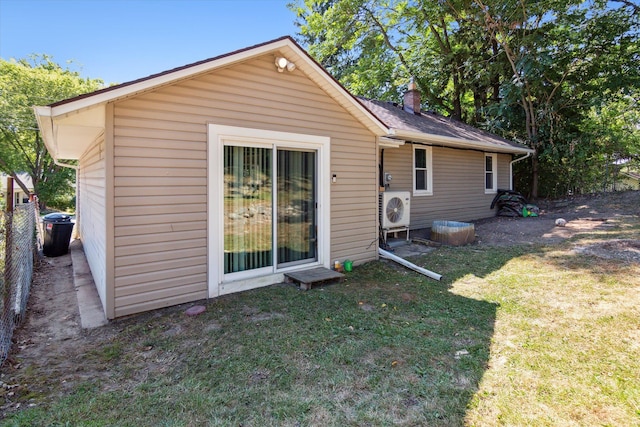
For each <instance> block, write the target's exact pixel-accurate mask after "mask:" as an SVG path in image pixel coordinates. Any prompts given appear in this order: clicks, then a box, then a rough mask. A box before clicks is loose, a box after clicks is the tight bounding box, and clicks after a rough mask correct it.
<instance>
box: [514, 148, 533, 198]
mask: <svg viewBox="0 0 640 427" xmlns="http://www.w3.org/2000/svg"><path fill="white" fill-rule="evenodd" d="M530 156H531V153H527V154H526V155H525V156H523V157H518V158H517V159H514V160H511V162H509V190H511V191H513V164H514V163H516V162H519V161H520V160H524V159H526V158H527V157H530Z"/></svg>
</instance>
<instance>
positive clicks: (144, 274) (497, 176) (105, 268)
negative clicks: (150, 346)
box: [35, 37, 529, 319]
mask: <svg viewBox="0 0 640 427" xmlns="http://www.w3.org/2000/svg"><path fill="white" fill-rule="evenodd" d="M394 108H395V107H394ZM397 110H398V111H400V112H402V111H401V110H400V109H397ZM385 111H386V113H385ZM398 111H396V110H393V109H392V108H391V107H386V106H384V105H383V104H378V103H374V102H372V101H364V100H362V101H361V100H358V99H357V98H355V97H354V96H352V95H351V94H350V93H349V92H348V91H347V90H346V89H345V88H344V87H342V86H341V85H340V84H339V83H338V82H337V81H336V80H335V79H333V78H332V77H331V76H330V75H329V74H328V73H327V72H326V71H325V70H324V69H323V68H322V67H321V66H320V65H319V64H318V63H316V62H315V61H314V60H313V59H312V58H311V57H310V56H309V55H308V54H307V53H306V52H305V51H304V50H303V49H302V48H301V47H300V46H299V45H298V44H296V42H295V41H294V40H293V39H291V38H290V37H283V38H280V39H276V40H273V41H270V42H267V43H263V44H260V45H256V46H253V47H250V48H247V49H243V50H239V51H235V52H232V53H229V54H226V55H222V56H218V57H215V58H212V59H208V60H205V61H201V62H197V63H194V64H191V65H187V66H184V67H180V68H176V69H173V70H169V71H166V72H162V73H159V74H155V75H151V76H148V77H145V78H142V79H139V80H135V81H132V82H129V83H124V84H121V85H118V86H113V87H109V88H106V89H102V90H99V91H96V92H93V93H89V94H86V95H81V96H78V97H75V98H71V99H68V100H64V101H61V102H57V103H54V104H51V105H48V106H44V107H35V112H36V116H37V120H38V124H39V127H40V130H41V133H42V135H43V138H44V141H45V144H46V146H47V149H48V150H49V152H50V153H51V155H52V156H53V158H55V159H56V160H58V162H59V163H64V160H68V159H77V160H78V174H77V176H78V183H77V192H78V193H77V196H76V200H77V206H76V212H77V218H76V223H77V227H78V229H79V235H80V238H81V240H82V242H83V247H84V251H85V254H86V257H87V261H88V263H89V266H90V268H91V272H92V275H93V278H94V281H95V283H96V287H97V289H98V294H99V295H100V299H101V301H102V305H103V307H104V310H105V314H106V316H107V318H109V319H113V318H117V317H121V316H125V315H129V314H133V313H138V312H143V311H147V310H152V309H156V308H160V307H165V306H170V305H176V304H181V303H186V302H190V301H196V300H200V299H204V298H214V297H218V296H220V295H224V294H228V293H232V292H238V291H243V290H247V289H251V288H256V287H260V286H266V285H269V284H273V283H278V282H280V281H282V279H283V274H284V273H286V272H290V271H295V270H300V269H305V268H310V267H315V266H324V267H330V265H331V262H332V260H336V259H338V260H344V259H350V260H352V261H353V263H354V265H357V264H361V263H364V262H367V261H370V260H374V259H377V257H378V253H377V244H376V242H377V239H378V231H379V230H378V221H379V219H378V197H379V192H380V186H379V184H380V180H379V173H378V165H379V163H380V161H381V156H382V154H384V165H385V166H384V167H385V168H388V170H390V171H392V172H393V173H394V174H396V176H397V179H396V178H395V177H394V181H393V183H392V184H391V185H392V186H393V187H394V188H395V187H396V186H397V187H398V188H400V187H402V188H405V187H407V186H409V187H408V188H410V186H412V185H413V188H414V189H415V191H414V192H415V193H416V195H415V196H414V198H419V197H418V196H420V197H421V201H420V203H417V206H418V208H420V209H423V208H426V209H427V211H428V210H429V208H430V206H431V205H432V201H433V202H437V206H438V211H437V213H438V216H439V217H442V216H449V217H450V216H452V215H454V214H458V213H460V214H462V213H464V214H465V215H464V217H465V218H466V217H471V216H474V215H475V216H476V217H483V216H490V215H493V214H494V212H492V211H491V210H490V209H489V205H490V203H491V199H492V197H493V196H492V195H491V193H490V192H488V190H487V189H486V186H485V180H490V181H491V185H492V186H493V188H492V189H491V191H495V188H497V186H507V185H508V182H509V172H508V171H509V164H510V162H511V161H513V158H512V157H513V155H514V154H518V153H522V154H525V155H526V154H527V153H529V150H527V149H525V148H522V147H520V146H516V145H514V144H511V143H508V142H506V141H502V140H499V141H497V140H494V139H491V138H488V136H487V135H486V134H483V133H478V132H477V131H476V132H475V133H474V132H472V131H471V130H470V129H468V128H466V127H460V129H459V130H458V131H456V132H458V133H454V134H440V133H437V132H436V131H435V130H434V134H433V135H430V134H429V133H427V132H425V130H423V129H422V128H421V127H420V126H418V125H415V126H417V127H415V126H414V124H412V123H413V122H411V121H407V122H406V123H404V122H403V123H401V120H400V119H398V118H394V117H395V116H394V113H397V112H398ZM402 113H403V114H408V113H406V112H402ZM414 116H415V114H414ZM412 117H413V116H412ZM416 117H418V116H416ZM420 117H422V116H420ZM424 117H426V118H425V120H429V119H431V117H430V116H429V115H428V114H425V115H424ZM394 120H395V121H394ZM443 123H444V122H443ZM394 126H397V127H394ZM440 127H441V129H440V131H439V132H441V133H442V131H443V129H444V128H446V126H444V125H441V126H440ZM425 129H426V128H425ZM464 130H467V131H468V133H466V134H465V133H464ZM486 138H488V139H486ZM419 150H425V152H424V153H422V152H420V151H419ZM416 153H418V154H417V155H416ZM424 155H426V156H427V157H426V160H427V162H426V163H425V162H422V163H420V162H418V161H417V160H413V159H414V157H417V158H420V159H424ZM420 156H422V157H420ZM487 158H489V159H490V162H491V163H490V166H488V165H489V160H487ZM471 163H473V164H471ZM412 165H418V166H417V167H414V166H412ZM425 165H426V166H425ZM431 167H433V171H431V169H430V168H431ZM416 168H417V170H418V171H419V175H420V176H421V177H428V178H426V179H427V181H426V182H425V181H424V179H423V180H422V181H420V182H421V184H420V185H417V186H416V185H415V184H412V178H411V177H412V176H413V175H414V173H413V172H412V170H413V169H416ZM489 169H490V171H489ZM438 174H442V177H441V178H440V176H439V175H438ZM450 181H456V182H459V183H458V184H455V185H453V184H452V183H451V182H450ZM396 183H397V184H396ZM422 187H424V188H422ZM452 191H459V194H452V193H450V192H452ZM422 192H424V197H422ZM444 192H446V193H448V194H443V193H444ZM476 192H479V193H480V195H476V194H475V193H476ZM465 198H470V199H473V200H474V202H473V206H472V207H467V205H468V203H466V202H465V200H464V199H465ZM447 204H448V205H449V209H450V211H451V214H450V215H448V214H447ZM459 206H462V208H460V207H459ZM466 214H468V215H466ZM416 217H417V218H420V220H419V221H418V222H417V223H416V224H415V226H416V227H421V226H423V225H426V224H427V222H428V219H429V218H430V217H431V214H425V215H423V217H422V216H420V215H418V214H417V213H416Z"/></svg>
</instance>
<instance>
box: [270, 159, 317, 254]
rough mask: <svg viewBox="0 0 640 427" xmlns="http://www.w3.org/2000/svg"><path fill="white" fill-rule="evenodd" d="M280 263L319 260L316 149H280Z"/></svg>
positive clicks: (278, 188) (278, 173) (278, 205)
mask: <svg viewBox="0 0 640 427" xmlns="http://www.w3.org/2000/svg"><path fill="white" fill-rule="evenodd" d="M277 183H278V186H277V197H278V203H277V210H278V223H277V225H278V245H277V256H278V259H277V262H278V267H283V266H287V265H295V264H299V263H304V262H309V261H315V260H317V256H316V248H317V238H316V231H317V224H316V153H315V151H291V150H278V170H277Z"/></svg>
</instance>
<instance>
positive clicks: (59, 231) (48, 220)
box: [42, 213, 74, 257]
mask: <svg viewBox="0 0 640 427" xmlns="http://www.w3.org/2000/svg"><path fill="white" fill-rule="evenodd" d="M42 223H43V225H44V245H43V246H42V253H44V255H45V256H48V257H57V256H61V255H65V254H66V253H67V252H69V242H70V241H71V232H72V231H73V226H74V223H73V221H71V217H70V216H69V215H67V214H63V213H51V214H48V215H45V216H44V218H43V219H42Z"/></svg>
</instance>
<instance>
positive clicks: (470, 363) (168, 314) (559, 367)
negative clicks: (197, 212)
mask: <svg viewBox="0 0 640 427" xmlns="http://www.w3.org/2000/svg"><path fill="white" fill-rule="evenodd" d="M626 221H627V223H625V224H621V225H620V226H619V227H616V228H614V229H611V230H609V231H608V232H599V233H593V234H590V235H583V236H579V237H578V238H577V239H576V240H575V241H573V242H567V243H565V244H563V245H559V246H539V245H528V246H522V247H508V248H482V249H480V247H478V246H467V247H463V248H446V247H443V248H440V249H438V250H437V251H435V252H432V253H430V254H428V255H426V256H423V257H421V258H416V259H414V261H415V262H416V263H418V264H420V265H423V266H424V267H426V268H429V269H431V270H433V271H436V272H438V273H441V274H443V276H444V278H443V281H441V282H435V281H433V280H431V279H428V278H425V277H422V276H419V275H417V274H415V273H413V272H410V271H407V270H405V269H403V268H401V267H398V266H395V265H392V264H388V263H385V262H374V263H369V264H367V265H364V266H360V267H358V268H356V269H355V271H354V272H353V273H350V274H349V275H348V277H347V280H346V281H345V282H343V283H342V284H338V285H331V286H325V287H322V288H314V289H313V290H311V291H308V292H301V291H298V290H297V289H296V288H295V287H292V286H285V285H282V286H273V287H269V288H263V289H258V290H254V291H249V292H245V293H241V294H236V295H230V296H226V297H223V298H220V299H218V300H213V301H210V302H209V303H208V304H207V311H206V312H205V313H203V314H201V315H199V316H197V317H186V316H185V315H184V314H183V310H184V308H185V307H182V308H180V309H168V310H164V311H158V312H155V313H150V314H146V315H142V316H138V317H135V318H131V319H126V320H121V321H117V322H114V323H113V324H111V325H109V326H108V328H111V330H112V332H113V334H111V335H105V336H102V335H100V336H99V337H102V338H100V339H98V338H97V339H96V340H94V341H93V342H92V343H91V344H90V345H88V347H87V348H86V350H85V351H84V352H81V353H79V355H78V356H77V360H76V361H75V362H76V366H77V372H75V373H72V374H69V375H72V376H73V378H74V379H75V380H74V382H73V384H74V385H73V387H72V388H71V389H70V390H68V391H64V390H63V389H62V388H61V386H60V384H59V383H60V381H59V378H53V377H51V378H42V375H43V374H42V372H39V371H38V370H37V369H31V370H29V372H28V375H27V376H32V377H33V378H31V380H30V379H29V378H28V377H26V378H23V382H24V383H26V384H31V383H33V384H37V383H41V384H42V383H43V384H45V385H46V387H48V390H50V391H49V395H47V394H45V395H42V396H40V395H35V396H36V397H31V398H30V400H27V399H26V397H25V401H24V405H23V406H22V407H23V408H26V409H22V410H20V411H19V412H16V413H13V414H8V416H7V418H6V419H5V420H4V423H5V424H6V425H67V424H68V425H138V426H146V425H154V426H156V425H158V426H183V425H229V426H232V425H233V426H237V425H243V426H270V425H273V426H297V425H322V426H363V425H372V426H385V425H407V426H415V425H429V426H459V425H477V426H492V425H521V426H525V425H526V426H529V425H567V426H570V425H612V426H613V425H640V357H639V355H640V317H639V312H638V311H639V308H638V307H640V265H639V264H637V263H636V264H632V263H626V262H624V261H616V260H607V259H602V258H597V257H594V256H587V255H581V254H578V253H576V252H574V251H572V248H573V245H574V244H577V243H580V242H582V241H585V242H587V241H588V242H590V243H593V242H597V241H599V240H601V239H605V238H612V237H613V238H634V239H638V238H640V224H639V223H638V218H637V217H632V218H627V219H626ZM25 393H26V391H25ZM29 396H34V394H33V393H32V394H30V395H29ZM29 404H31V405H35V406H33V407H28V405H29Z"/></svg>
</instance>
